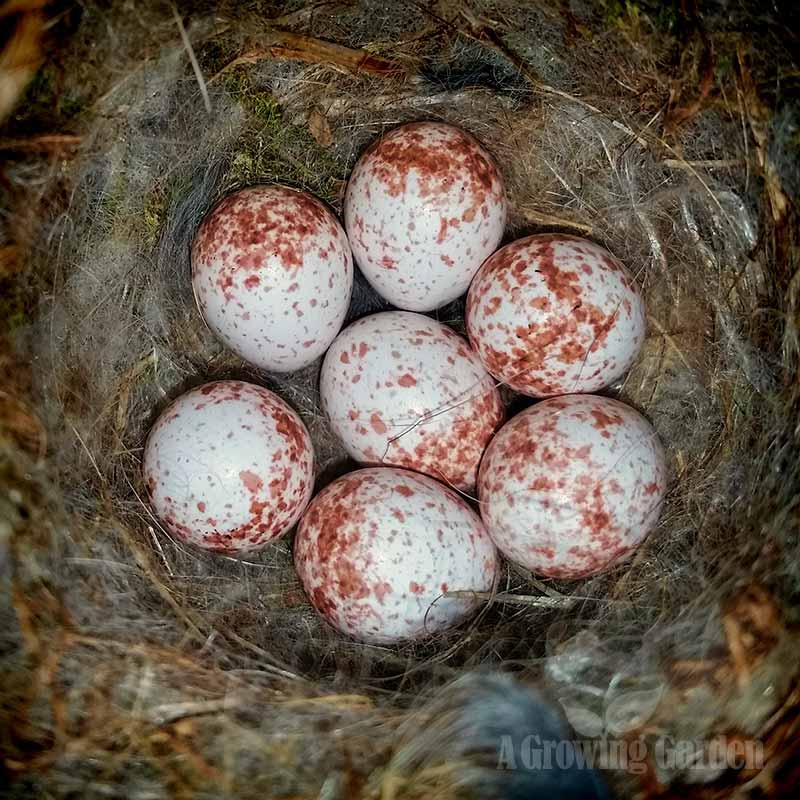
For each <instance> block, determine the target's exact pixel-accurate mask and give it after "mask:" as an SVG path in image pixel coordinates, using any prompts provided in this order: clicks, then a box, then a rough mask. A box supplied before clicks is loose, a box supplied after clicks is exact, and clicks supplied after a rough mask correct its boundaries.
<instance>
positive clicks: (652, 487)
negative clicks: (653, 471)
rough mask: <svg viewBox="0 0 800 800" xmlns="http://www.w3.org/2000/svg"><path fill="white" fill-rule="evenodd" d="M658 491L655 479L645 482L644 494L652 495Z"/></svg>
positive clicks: (659, 488) (659, 489)
mask: <svg viewBox="0 0 800 800" xmlns="http://www.w3.org/2000/svg"><path fill="white" fill-rule="evenodd" d="M660 491H661V487H660V486H659V485H658V484H657V483H656V482H655V481H653V482H652V483H647V484H645V487H644V493H645V494H646V495H649V496H652V495H654V494H658V493H659V492H660Z"/></svg>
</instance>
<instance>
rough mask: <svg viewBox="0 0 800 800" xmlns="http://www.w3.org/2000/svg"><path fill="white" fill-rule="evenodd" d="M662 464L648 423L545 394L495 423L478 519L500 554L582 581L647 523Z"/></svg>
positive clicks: (616, 556) (626, 551) (585, 401)
mask: <svg viewBox="0 0 800 800" xmlns="http://www.w3.org/2000/svg"><path fill="white" fill-rule="evenodd" d="M666 482H667V474H666V466H665V463H664V456H663V452H662V449H661V445H660V443H659V442H658V438H657V436H656V434H655V431H653V429H652V427H651V426H650V425H649V423H648V422H647V421H646V420H645V419H644V418H643V417H642V416H641V415H640V414H639V413H638V412H636V411H634V410H633V409H632V408H629V407H628V406H625V405H623V404H622V403H620V402H618V401H616V400H611V399H609V398H605V397H597V396H593V395H568V396H563V397H557V398H552V399H550V400H546V401H544V402H542V403H538V404H537V405H535V406H532V407H531V408H529V409H527V410H526V411H523V412H522V413H521V414H519V415H517V416H516V417H514V418H513V419H512V420H511V421H510V422H508V423H507V424H506V425H505V427H503V428H502V429H501V430H500V432H499V433H498V434H497V436H496V437H495V438H494V440H493V441H492V443H491V444H490V446H489V448H488V449H487V451H486V455H485V457H484V460H483V463H482V464H481V470H480V477H479V480H478V493H479V497H480V501H481V516H482V517H483V520H484V522H485V523H486V527H487V529H488V530H489V532H490V535H491V536H492V538H493V539H494V541H495V543H496V544H497V545H498V547H499V548H500V550H501V551H502V552H503V553H505V555H506V556H507V557H508V558H509V559H510V560H512V561H514V562H515V563H518V564H521V565H523V566H524V567H526V568H528V569H530V570H532V571H533V572H537V573H539V574H542V575H547V576H550V577H557V578H580V577H585V576H587V575H593V574H596V573H598V572H602V571H604V570H606V569H609V568H610V567H612V566H614V565H615V564H616V563H617V562H619V561H620V560H622V559H624V558H626V557H627V556H628V555H630V553H631V552H632V551H633V550H634V549H635V548H636V547H637V545H639V543H640V542H641V541H642V540H643V539H644V538H645V536H646V535H647V534H648V533H649V531H650V530H651V529H652V528H653V526H654V525H655V523H656V521H657V520H658V516H659V513H660V508H661V503H662V501H663V498H664V494H665V492H666Z"/></svg>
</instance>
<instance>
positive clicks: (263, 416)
mask: <svg viewBox="0 0 800 800" xmlns="http://www.w3.org/2000/svg"><path fill="white" fill-rule="evenodd" d="M142 466H143V473H144V484H145V487H146V489H147V493H148V495H149V497H150V503H151V504H152V506H153V509H154V510H155V512H156V514H157V516H158V517H159V519H160V520H161V522H162V523H163V524H164V526H165V527H166V528H167V530H168V531H170V532H171V533H172V534H174V535H175V536H176V537H177V538H179V539H181V540H182V541H184V542H187V543H188V544H191V545H195V546H197V547H200V548H203V549H205V550H213V551H217V552H222V553H229V554H232V555H237V554H241V553H248V552H252V551H254V550H258V549H260V548H262V547H264V546H266V545H267V544H268V543H269V542H271V541H273V540H274V539H277V538H278V537H279V536H281V535H283V534H284V533H286V531H288V530H289V529H290V528H291V527H292V526H293V525H294V524H295V523H296V522H297V520H298V519H299V518H300V515H301V514H302V513H303V511H304V510H305V508H306V506H307V505H308V501H309V500H310V499H311V492H312V490H313V486H314V451H313V449H312V444H311V438H310V436H309V435H308V431H307V430H306V427H305V425H303V423H302V421H301V420H300V417H298V416H297V414H296V413H295V412H294V411H293V410H292V409H291V408H290V407H289V406H288V405H287V404H286V403H285V402H284V401H283V400H281V398H280V397H278V396H277V395H276V394H274V393H273V392H270V391H269V390H267V389H264V388H262V387H260V386H255V385H254V384H251V383H243V382H241V381H217V382H215V383H207V384H205V385H204V386H200V387H198V388H196V389H192V390H191V391H189V392H186V394H183V395H181V396H180V397H179V398H178V399H177V400H175V401H174V402H173V403H172V404H171V405H170V406H169V407H168V408H167V409H166V410H165V411H164V412H163V414H161V416H160V417H159V418H158V420H157V421H156V423H155V425H154V426H153V428H152V430H151V431H150V434H149V436H148V438H147V443H146V445H145V449H144V459H143V465H142Z"/></svg>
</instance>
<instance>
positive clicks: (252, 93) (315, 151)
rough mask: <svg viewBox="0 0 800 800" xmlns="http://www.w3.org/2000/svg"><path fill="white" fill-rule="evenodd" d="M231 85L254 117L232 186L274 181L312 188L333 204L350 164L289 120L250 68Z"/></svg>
mask: <svg viewBox="0 0 800 800" xmlns="http://www.w3.org/2000/svg"><path fill="white" fill-rule="evenodd" d="M225 85H226V88H227V90H228V91H229V92H230V94H231V95H232V96H233V97H234V98H235V99H236V100H238V101H239V102H240V103H241V104H242V106H243V108H244V109H245V111H246V112H247V114H248V117H249V120H248V124H247V125H246V126H245V129H244V132H243V134H242V136H241V137H240V139H239V142H238V143H237V145H238V146H237V149H236V152H235V154H234V156H233V159H232V162H231V167H230V170H229V173H228V176H227V177H228V182H229V183H233V184H252V183H259V182H265V181H274V182H277V183H286V184H289V185H292V186H298V187H300V188H303V189H307V190H308V191H310V192H313V193H314V194H316V195H318V196H320V197H322V198H323V199H325V200H328V201H331V200H332V199H334V198H335V196H336V195H337V193H338V188H339V186H340V183H341V181H342V180H344V179H345V177H346V166H345V165H343V164H342V163H341V162H340V161H339V159H337V158H336V157H335V156H334V155H333V153H331V152H330V151H329V150H327V149H326V148H324V147H322V146H321V145H320V144H318V143H317V141H316V140H315V139H314V137H313V136H312V135H311V133H310V132H309V130H308V128H306V127H305V126H304V125H298V124H296V123H293V122H291V121H289V120H287V119H286V116H285V115H284V113H283V111H282V109H281V107H280V105H279V104H278V102H277V101H276V100H275V98H274V97H273V96H272V95H271V94H270V93H269V92H265V91H262V90H260V89H258V88H257V87H255V86H253V84H252V81H251V80H250V78H249V76H248V75H247V73H246V72H245V71H244V70H235V71H233V72H232V73H231V74H230V75H229V76H228V77H227V78H226V83H225Z"/></svg>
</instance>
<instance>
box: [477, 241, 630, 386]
mask: <svg viewBox="0 0 800 800" xmlns="http://www.w3.org/2000/svg"><path fill="white" fill-rule="evenodd" d="M466 321H467V331H468V333H469V338H470V341H471V342H472V344H473V346H474V347H475V349H476V350H477V352H478V354H479V356H480V358H481V361H483V364H484V366H485V367H486V369H488V370H489V372H491V374H492V375H494V376H495V378H497V379H498V380H500V381H502V382H503V383H505V384H506V385H507V386H509V387H511V388H512V389H514V390H516V391H518V392H521V393H523V394H527V395H530V396H532V397H549V396H551V395H558V394H570V393H573V392H591V391H595V390H597V389H600V388H602V387H604V386H608V385H609V384H611V383H612V382H614V381H615V380H617V379H618V378H619V377H621V376H622V375H623V374H624V373H625V372H626V371H627V370H628V369H629V367H630V366H631V364H632V363H633V361H634V360H635V358H636V356H637V354H638V353H639V350H640V348H641V346H642V343H643V341H644V334H645V309H644V303H643V301H642V297H641V294H640V293H639V290H638V288H637V287H636V284H635V283H634V281H633V279H632V278H631V276H630V275H629V274H628V272H627V271H626V269H625V268H624V267H623V266H622V265H621V264H620V263H619V262H618V261H617V260H616V259H615V258H614V257H613V256H612V255H611V254H610V253H609V252H608V251H607V250H604V249H603V248H602V247H599V246H598V245H596V244H594V243H593V242H590V241H588V240H587V239H580V238H578V237H575V236H564V235H562V234H543V235H539V236H529V237H527V238H525V239H519V240H518V241H516V242H512V243H511V244H509V245H506V246H505V247H503V248H501V249H500V250H498V251H497V252H496V253H495V254H494V255H493V256H491V257H490V258H489V259H487V260H486V262H485V263H484V265H483V266H482V267H481V269H480V271H479V272H478V274H477V275H476V276H475V280H474V281H473V282H472V286H471V287H470V290H469V294H468V296H467V313H466Z"/></svg>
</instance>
